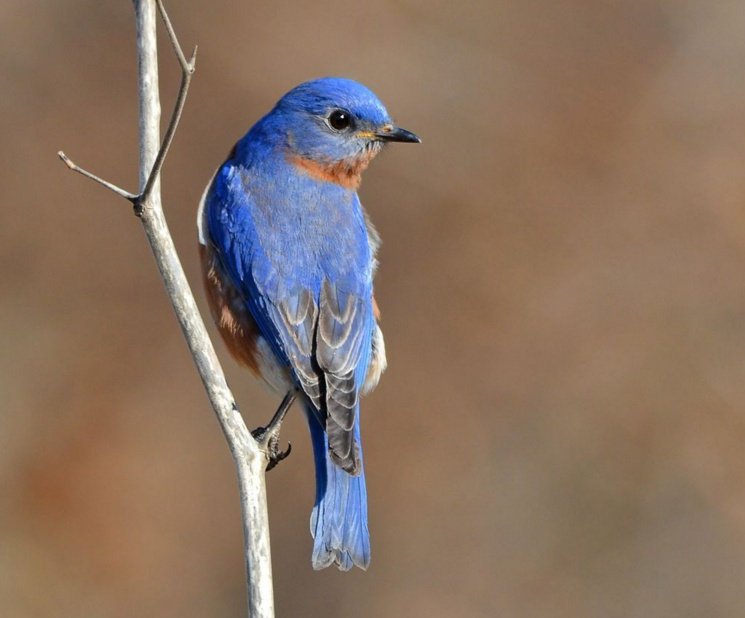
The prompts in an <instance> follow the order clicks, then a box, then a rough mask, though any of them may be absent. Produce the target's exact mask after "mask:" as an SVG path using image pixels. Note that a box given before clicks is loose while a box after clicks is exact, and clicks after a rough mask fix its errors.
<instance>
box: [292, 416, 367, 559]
mask: <svg viewBox="0 0 745 618" xmlns="http://www.w3.org/2000/svg"><path fill="white" fill-rule="evenodd" d="M309 405H310V404H309V403H306V407H307V406H309ZM356 413H357V414H359V409H358V410H356ZM306 415H307V417H308V424H309V425H310V434H311V438H312V440H313V455H314V458H315V464H316V503H315V506H314V507H313V513H312V514H311V516H310V533H311V534H312V535H313V539H314V543H313V558H312V561H313V568H314V569H323V568H326V567H327V566H330V565H332V564H336V566H337V567H338V568H339V569H340V570H342V571H348V570H349V569H351V568H352V567H353V566H355V565H356V566H358V567H360V568H362V569H367V567H368V565H369V564H370V535H369V533H368V530H367V489H366V488H365V471H364V465H363V469H362V471H361V472H360V474H359V475H358V476H351V475H350V474H348V473H346V472H345V471H344V470H342V469H341V468H339V467H338V466H336V465H335V464H334V463H332V461H331V460H330V459H329V456H328V441H327V439H326V432H325V431H324V430H323V427H322V426H321V424H320V423H319V422H318V419H317V417H316V415H315V414H314V412H313V411H312V410H310V409H307V410H306ZM358 419H359V417H358ZM354 438H355V440H356V441H357V443H358V444H359V443H360V429H359V420H358V421H357V422H356V423H355V426H354ZM361 461H362V452H361V449H360V462H361Z"/></svg>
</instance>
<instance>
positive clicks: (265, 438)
mask: <svg viewBox="0 0 745 618" xmlns="http://www.w3.org/2000/svg"><path fill="white" fill-rule="evenodd" d="M273 429H274V431H273ZM276 429H277V428H276V427H275V428H271V427H257V428H256V429H254V430H253V431H252V432H251V435H252V436H253V437H254V440H256V441H257V442H258V443H259V447H260V448H261V450H262V451H263V452H264V454H265V455H266V458H267V460H268V463H267V464H266V471H267V472H268V471H269V470H271V469H272V468H273V467H274V466H276V465H277V464H278V463H279V462H280V461H282V460H283V459H286V458H287V456H288V455H289V454H290V452H291V451H292V444H291V443H290V442H288V443H287V449H286V450H284V451H281V450H280V449H279V432H278V431H276Z"/></svg>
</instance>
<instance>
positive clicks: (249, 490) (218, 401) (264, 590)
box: [59, 0, 274, 618]
mask: <svg viewBox="0 0 745 618" xmlns="http://www.w3.org/2000/svg"><path fill="white" fill-rule="evenodd" d="M156 2H157V8H158V9H159V11H160V14H161V17H162V18H163V22H164V23H165V26H166V30H167V31H168V35H169V38H170V40H171V44H172V46H173V49H174V51H175V54H176V56H177V57H178V60H179V64H180V65H181V70H182V79H181V87H180V88H179V93H178V96H177V99H176V105H175V108H174V111H173V114H172V115H171V118H170V121H169V123H168V128H167V129H166V132H165V136H164V138H163V141H162V142H161V143H160V145H159V133H160V126H159V125H160V99H159V93H158V64H157V62H158V59H157V40H156V11H155V9H156ZM133 3H134V7H135V22H136V33H137V57H138V93H139V108H140V112H139V130H140V170H139V178H140V181H139V184H140V192H139V193H138V194H131V193H128V192H127V191H125V190H123V189H120V188H119V187H117V186H116V185H114V184H112V183H110V182H108V181H106V180H102V179H101V178H99V177H97V176H95V175H93V174H91V173H90V172H87V171H85V170H83V169H82V168H80V167H78V166H77V165H76V164H74V163H73V162H72V161H71V160H70V159H69V158H68V157H67V156H65V154H64V153H62V152H60V153H59V156H60V158H61V159H62V160H63V161H64V162H65V164H66V165H67V166H68V167H69V168H70V169H72V170H74V171H76V172H78V173H80V174H83V175H84V176H86V177H88V178H90V179H92V180H94V181H96V182H98V183H99V184H101V185H103V186H105V187H107V188H108V189H110V190H111V191H114V192H115V193H116V194H117V195H120V196H122V197H124V198H125V199H127V200H129V201H130V202H132V203H134V205H135V212H136V213H137V214H138V215H139V216H140V220H141V221H142V225H143V229H144V231H145V234H146V236H147V239H148V241H149V243H150V247H151V249H152V252H153V256H154V258H155V262H156V264H157V266H158V270H159V271H160V275H161V277H162V279H163V284H164V286H165V288H166V292H167V293H168V297H169V299H170V301H171V304H172V306H173V309H174V312H175V314H176V317H177V319H178V322H179V324H180V326H181V329H182V331H183V333H184V337H185V338H186V341H187V344H188V346H189V349H190V351H191V353H192V356H193V358H194V362H195V364H196V366H197V370H198V372H199V375H200V377H201V379H202V383H203V384H204V388H205V390H206V392H207V396H208V397H209V400H210V403H211V405H212V408H213V409H214V411H215V414H216V415H217V418H218V421H219V423H220V427H221V429H222V431H223V433H224V435H225V438H226V440H227V442H228V446H229V448H230V452H231V455H232V456H233V461H234V463H235V468H236V473H237V476H238V487H239V492H240V499H241V510H242V514H243V532H244V550H245V559H246V580H247V582H246V583H247V588H248V615H249V617H250V618H273V616H274V593H273V587H272V565H271V553H270V547H269V518H268V512H267V503H266V486H265V477H264V469H265V467H266V462H267V458H266V454H265V453H264V452H263V451H262V450H261V449H260V447H259V445H258V444H257V442H256V441H255V440H254V439H253V437H252V436H251V433H250V432H249V431H248V429H247V428H246V425H245V423H244V422H243V418H242V417H241V415H240V412H239V411H238V408H237V406H236V404H235V400H234V398H233V395H232V393H231V392H230V389H229V388H228V385H227V382H226V380H225V375H224V373H223V371H222V368H221V366H220V363H219V361H218V359H217V355H216V353H215V350H214V347H213V346H212V342H211V341H210V339H209V336H208V335H207V330H206V328H205V326H204V322H203V321H202V318H201V316H200V314H199V311H198V309H197V305H196V302H195V301H194V296H193V294H192V292H191V289H190V287H189V284H188V282H187V280H186V276H185V274H184V270H183V268H182V266H181V262H180V260H179V258H178V254H177V253H176V249H175V246H174V244H173V239H172V238H171V235H170V233H169V231H168V226H167V224H166V220H165V216H164V215H163V209H162V206H161V195H160V171H161V169H162V166H163V162H164V161H165V157H166V155H167V154H168V149H169V147H170V145H171V142H172V141H173V136H174V134H175V131H176V127H177V125H178V121H179V119H180V117H181V112H182V110H183V107H184V102H185V101H186V95H187V92H188V88H189V82H190V80H191V76H192V74H193V73H194V63H195V58H196V48H195V49H194V52H193V54H192V56H191V58H190V60H189V61H187V60H186V59H185V57H184V55H183V52H182V51H181V47H180V45H179V44H178V40H177V38H176V35H175V32H174V30H173V27H172V25H171V22H170V20H169V19H168V15H167V14H166V11H165V9H164V7H163V4H162V0H133Z"/></svg>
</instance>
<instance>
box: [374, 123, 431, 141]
mask: <svg viewBox="0 0 745 618" xmlns="http://www.w3.org/2000/svg"><path fill="white" fill-rule="evenodd" d="M375 137H377V138H378V139H379V140H382V141H384V142H408V143H410V144H421V143H422V140H421V139H419V137H418V136H417V135H415V134H414V133H412V132H411V131H407V130H406V129H402V128H401V127H394V126H391V125H387V126H385V127H383V128H381V129H380V131H377V132H376V133H375Z"/></svg>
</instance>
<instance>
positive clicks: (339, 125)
mask: <svg viewBox="0 0 745 618" xmlns="http://www.w3.org/2000/svg"><path fill="white" fill-rule="evenodd" d="M329 126H330V127H331V128H332V129H334V130H335V131H344V130H345V129H348V128H349V127H351V126H352V114H350V113H349V112H345V111H344V110H343V109H335V110H334V111H333V112H331V113H330V114H329Z"/></svg>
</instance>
